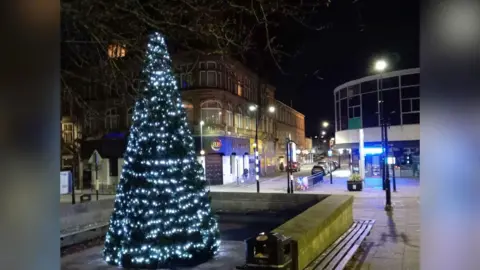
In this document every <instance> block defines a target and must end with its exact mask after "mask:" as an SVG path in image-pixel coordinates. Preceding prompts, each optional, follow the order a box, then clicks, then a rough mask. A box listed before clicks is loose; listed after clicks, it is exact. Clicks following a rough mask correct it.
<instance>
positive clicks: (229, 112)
mask: <svg viewBox="0 0 480 270" xmlns="http://www.w3.org/2000/svg"><path fill="white" fill-rule="evenodd" d="M225 113H226V115H225V116H226V117H225V118H226V119H225V120H226V124H227V126H228V127H232V126H233V108H232V105H230V104H228V107H227V110H226V111H225Z"/></svg>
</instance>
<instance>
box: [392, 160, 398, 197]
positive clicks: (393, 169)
mask: <svg viewBox="0 0 480 270" xmlns="http://www.w3.org/2000/svg"><path fill="white" fill-rule="evenodd" d="M392 180H393V192H397V181H396V179H395V163H393V164H392Z"/></svg>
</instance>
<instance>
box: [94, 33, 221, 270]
mask: <svg viewBox="0 0 480 270" xmlns="http://www.w3.org/2000/svg"><path fill="white" fill-rule="evenodd" d="M143 75H144V76H145V78H147V81H146V83H145V86H144V89H143V91H142V92H143V93H141V95H140V97H139V98H138V100H137V102H136V104H135V108H134V115H133V125H132V127H131V129H130V134H129V137H128V145H127V149H126V152H125V164H124V166H123V169H122V174H121V178H120V181H119V184H118V187H117V195H116V198H115V204H114V210H113V213H112V216H111V219H110V227H109V230H108V232H107V235H106V239H105V247H104V251H103V256H104V259H105V261H106V262H107V263H108V264H112V265H117V266H122V267H125V268H148V269H156V268H160V267H169V266H174V265H178V264H188V263H195V262H199V261H203V260H207V259H209V258H211V257H212V256H213V255H214V254H215V252H216V251H217V250H218V247H219V244H220V241H219V240H218V239H219V231H218V225H217V221H216V220H215V218H214V216H213V213H212V210H211V207H210V201H209V196H208V193H207V191H206V189H205V180H204V179H203V168H202V166H201V165H200V164H199V163H198V162H197V160H196V155H195V150H194V145H193V144H194V141H193V138H192V135H191V132H190V130H189V128H188V125H187V120H186V113H185V110H184V108H183V106H182V101H181V97H180V92H179V91H178V88H177V85H176V80H175V77H174V75H173V72H172V70H171V60H170V57H169V55H168V52H167V48H166V44H165V41H164V38H163V37H162V35H160V34H158V33H155V34H153V35H151V36H150V39H149V43H148V48H147V53H146V61H145V67H144V70H143Z"/></svg>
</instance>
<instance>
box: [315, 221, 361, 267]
mask: <svg viewBox="0 0 480 270" xmlns="http://www.w3.org/2000/svg"><path fill="white" fill-rule="evenodd" d="M365 227H366V225H365V223H364V222H361V223H359V224H358V225H357V226H356V228H355V230H353V231H352V232H350V234H349V235H348V236H347V237H345V238H344V239H343V241H342V243H341V244H340V245H338V247H337V248H336V249H335V250H334V252H332V253H331V254H330V256H329V258H328V259H325V260H323V261H322V263H321V264H320V265H318V266H317V267H315V269H322V270H324V269H325V270H327V269H328V270H331V269H333V266H335V264H336V263H337V261H338V260H340V259H341V258H343V256H344V255H345V253H346V252H347V251H348V249H349V247H350V246H351V245H352V244H353V243H355V240H357V239H358V237H359V234H360V233H361V232H363V230H364V229H365Z"/></svg>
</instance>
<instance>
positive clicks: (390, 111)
mask: <svg viewBox="0 0 480 270" xmlns="http://www.w3.org/2000/svg"><path fill="white" fill-rule="evenodd" d="M398 91H399V90H398V89H394V90H387V91H382V92H381V95H382V96H383V106H384V107H383V108H384V113H385V116H386V117H387V119H388V121H389V123H390V124H391V125H393V126H396V125H400V97H399V93H398Z"/></svg>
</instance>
